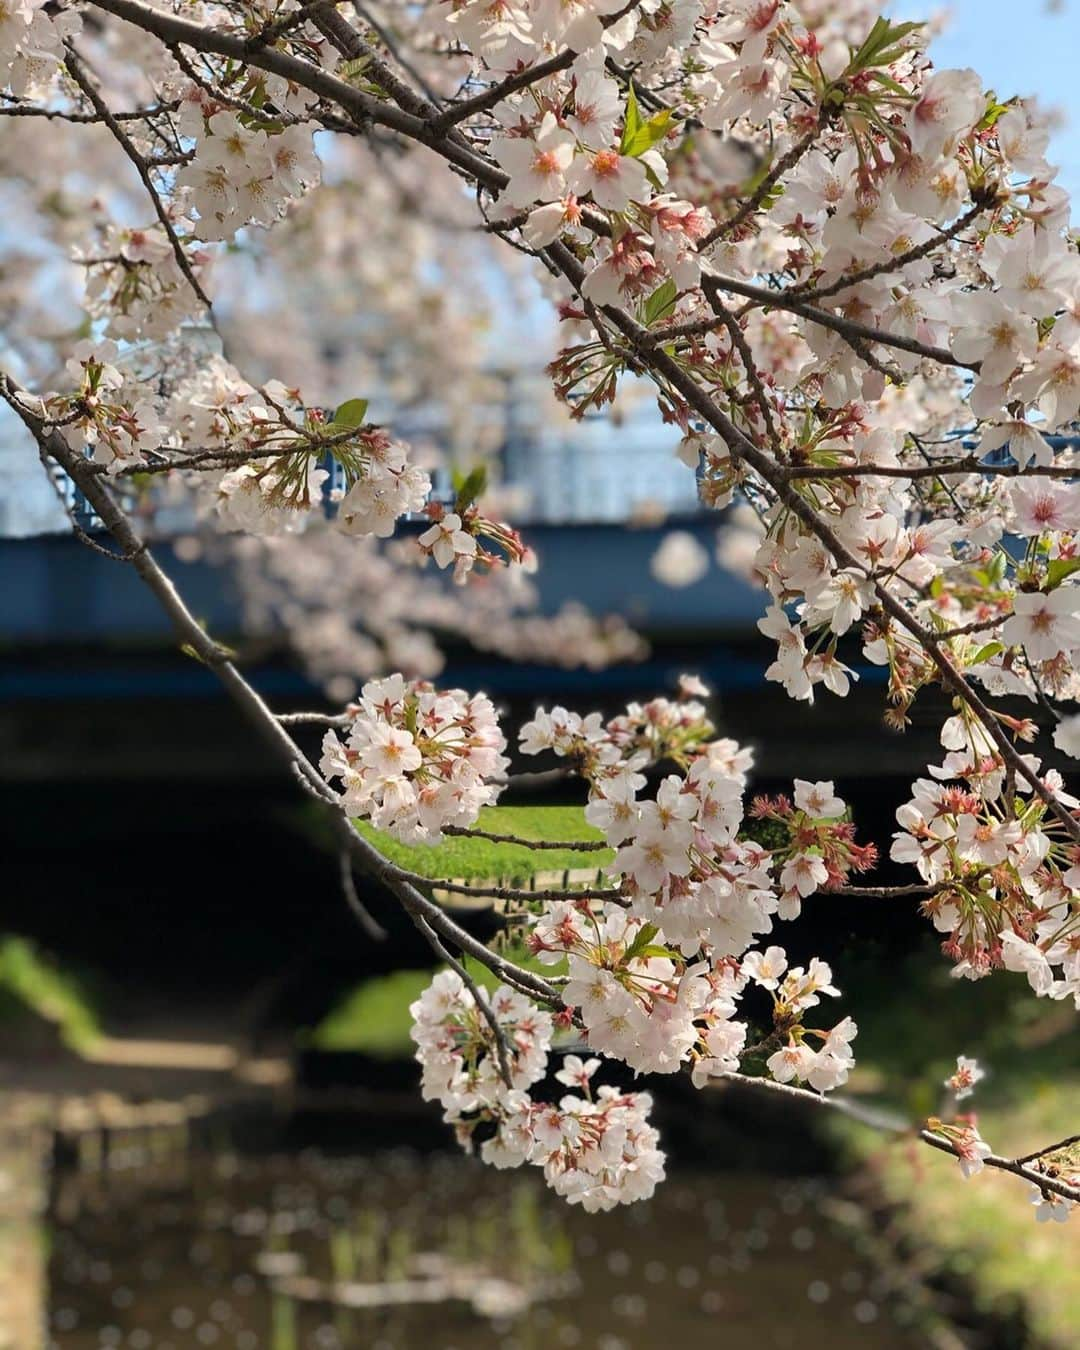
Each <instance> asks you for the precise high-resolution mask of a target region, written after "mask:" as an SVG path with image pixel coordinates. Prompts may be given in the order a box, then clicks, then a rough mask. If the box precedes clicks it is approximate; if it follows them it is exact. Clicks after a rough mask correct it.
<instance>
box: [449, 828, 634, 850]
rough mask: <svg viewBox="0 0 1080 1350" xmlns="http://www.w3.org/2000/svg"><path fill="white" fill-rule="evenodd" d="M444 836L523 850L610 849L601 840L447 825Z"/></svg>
mask: <svg viewBox="0 0 1080 1350" xmlns="http://www.w3.org/2000/svg"><path fill="white" fill-rule="evenodd" d="M443 834H456V835H460V836H463V837H464V838H466V839H490V840H491V842H492V843H493V844H520V845H521V847H522V848H558V849H570V850H573V852H575V853H603V852H604V851H605V850H606V849H608V848H610V845H609V844H605V843H604V842H603V841H602V840H599V839H560V840H555V839H522V838H521V837H520V836H519V835H516V834H492V833H491V832H490V831H489V830H471V829H466V828H465V827H464V826H461V825H447V826H446V827H445V829H444V830H443Z"/></svg>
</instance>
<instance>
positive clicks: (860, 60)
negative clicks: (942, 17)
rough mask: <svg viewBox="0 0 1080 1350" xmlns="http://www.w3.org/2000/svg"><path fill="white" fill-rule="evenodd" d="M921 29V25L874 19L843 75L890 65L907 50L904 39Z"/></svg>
mask: <svg viewBox="0 0 1080 1350" xmlns="http://www.w3.org/2000/svg"><path fill="white" fill-rule="evenodd" d="M922 27H923V25H922V24H921V23H893V22H892V21H891V20H889V19H882V18H878V19H875V20H874V26H873V28H871V29H870V32H869V34H868V35H867V38H866V41H865V42H864V43H863V45H862V46H861V47H860V48H859V50H858V51H857V52H853V53H852V55H851V60H850V62H849V63H848V68H847V70H846V71H845V72H844V73H845V74H846V75H855V74H858V72H859V71H862V70H867V69H869V68H870V67H871V66H888V65H891V64H892V62H893V61H895V60H897V59H898V58H899V57H900V56H902V55H903V54H904V52H905V51H907V50H908V49H907V47H906V46H904V45H903V42H904V38H906V37H907V36H908V35H909V34H910V33H914V32H915V30H916V29H918V28H922Z"/></svg>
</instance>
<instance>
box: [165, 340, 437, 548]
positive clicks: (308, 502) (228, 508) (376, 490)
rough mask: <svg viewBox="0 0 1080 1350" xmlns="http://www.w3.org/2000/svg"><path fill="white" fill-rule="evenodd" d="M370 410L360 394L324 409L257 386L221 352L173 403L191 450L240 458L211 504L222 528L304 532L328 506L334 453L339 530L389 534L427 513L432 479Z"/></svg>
mask: <svg viewBox="0 0 1080 1350" xmlns="http://www.w3.org/2000/svg"><path fill="white" fill-rule="evenodd" d="M365 411H366V404H365V403H364V401H363V400H354V401H352V402H349V403H345V404H343V405H342V406H341V407H340V408H339V409H338V410H337V412H336V413H334V414H327V413H324V412H323V411H322V410H320V409H318V408H311V407H307V406H305V404H304V402H303V399H302V397H301V395H300V392H299V390H296V389H286V388H285V386H284V385H282V384H281V383H280V382H279V381H271V382H270V383H268V384H267V385H265V386H263V387H262V388H261V389H255V388H253V387H252V386H251V385H249V384H248V383H247V382H246V381H244V380H243V379H241V378H240V377H239V376H238V375H237V373H236V371H235V370H234V369H233V368H232V367H231V366H230V365H229V364H228V363H227V362H225V361H223V360H221V359H220V358H219V357H214V358H212V359H211V360H210V361H208V362H207V363H206V364H205V365H204V366H203V367H202V369H200V370H199V371H198V372H197V373H196V374H195V375H194V376H193V377H192V378H191V379H190V380H187V381H185V382H184V383H183V384H182V385H181V386H180V388H179V389H178V390H177V392H176V394H175V396H174V397H173V400H172V404H171V413H172V420H173V424H174V425H175V426H177V427H179V429H180V432H181V436H182V444H183V446H184V447H185V448H190V449H191V450H192V451H196V449H197V448H198V452H199V453H205V452H206V451H207V450H210V451H217V452H219V456H220V461H221V462H223V463H228V462H230V460H237V459H239V460H240V461H241V462H240V463H238V464H237V466H236V467H235V468H231V469H228V470H226V471H225V472H224V473H223V474H221V476H220V477H219V479H218V481H217V483H216V485H215V486H214V489H213V493H212V497H211V500H210V503H209V504H210V506H211V509H212V510H213V511H214V513H215V515H216V517H217V519H218V521H219V522H220V524H221V526H222V527H223V528H225V529H230V530H243V531H245V532H246V533H249V534H277V533H279V532H281V531H292V530H302V529H303V528H304V527H305V526H306V525H307V523H308V520H309V518H310V515H311V512H312V510H313V508H315V509H318V510H320V511H321V510H322V508H323V504H324V503H323V492H322V488H323V484H324V483H325V481H326V479H327V476H328V473H327V470H326V469H325V468H324V464H325V463H326V462H327V461H329V460H331V459H332V460H333V461H334V462H335V463H336V464H337V465H338V466H339V467H340V468H341V470H342V472H343V476H344V481H345V487H344V491H343V492H341V491H339V492H338V493H337V498H338V500H337V517H336V523H337V525H338V528H339V529H341V530H343V531H344V532H345V533H346V534H352V535H368V534H373V535H376V536H378V537H379V538H383V539H385V538H388V537H389V536H390V535H391V534H392V533H393V532H394V526H395V524H396V522H397V521H398V520H399V519H400V518H401V517H402V516H403V515H407V514H409V513H411V512H416V511H419V510H421V508H422V507H423V506H424V503H425V502H426V500H427V497H428V494H429V493H430V491H431V479H430V478H429V476H428V475H427V473H426V472H425V471H424V470H423V469H420V468H418V467H417V466H416V465H415V464H413V463H412V462H411V461H410V459H409V451H408V447H407V446H406V445H404V444H403V443H402V442H400V441H395V440H393V439H392V438H391V437H390V436H389V435H388V434H387V432H386V431H385V430H383V428H381V427H376V426H371V425H370V424H367V423H365V422H364V420H363V419H364V413H365Z"/></svg>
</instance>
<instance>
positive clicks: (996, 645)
mask: <svg viewBox="0 0 1080 1350" xmlns="http://www.w3.org/2000/svg"><path fill="white" fill-rule="evenodd" d="M1004 650H1005V644H1004V643H1003V642H988V643H987V644H986V646H985V647H980V648H979V650H978V651H977V652H976V653H975V655H974V657H973V658H972V661H971V664H972V665H973V666H980V665H982V663H983V662H984V661H989V660H990V658H991V657H992V656H998V655H999V654H1000V653H1001V652H1003V651H1004Z"/></svg>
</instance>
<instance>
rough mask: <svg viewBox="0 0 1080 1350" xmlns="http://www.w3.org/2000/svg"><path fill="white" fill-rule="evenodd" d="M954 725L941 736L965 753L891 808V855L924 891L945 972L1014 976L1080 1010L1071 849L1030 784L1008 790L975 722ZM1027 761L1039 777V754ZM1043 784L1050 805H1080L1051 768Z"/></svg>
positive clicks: (951, 756)
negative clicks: (896, 828) (947, 965)
mask: <svg viewBox="0 0 1080 1350" xmlns="http://www.w3.org/2000/svg"><path fill="white" fill-rule="evenodd" d="M953 724H954V725H950V724H946V739H947V740H949V741H952V742H954V743H957V744H959V745H961V747H962V748H958V749H955V750H951V751H950V752H949V753H948V754H947V755H946V756H945V760H944V763H942V764H941V765H933V766H931V768H930V773H931V775H932V776H931V777H929V778H921V779H919V780H918V781H917V782H916V783H915V789H914V795H913V796H912V798H911V800H910V801H908V802H905V803H904V805H903V806H901V807H900V808H899V809H898V810H897V813H896V818H897V822H898V823H899V825H900V827H901V829H900V832H899V833H897V834H896V835H895V836H894V840H893V846H892V857H893V859H894V860H895V861H896V862H902V863H911V864H913V865H914V866H915V867H916V868H917V869H918V872H919V875H920V876H921V877H922V878H923V880H924V881H926V882H927V883H929V886H930V888H931V894H930V895H929V897H928V898H927V899H926V900H925V901H924V902H923V909H924V911H925V912H926V913H927V914H928V915H929V916H930V918H931V919H932V920H933V923H934V927H935V928H937V929H938V930H939V931H940V932H942V933H945V934H947V937H946V939H945V942H944V951H945V953H946V955H947V956H949V957H950V958H951V959H952V960H953V961H955V962H956V963H957V964H956V966H955V967H954V972H953V973H954V974H956V975H958V976H961V977H964V978H967V979H979V978H981V977H982V976H985V975H987V974H989V973H990V972H991V971H992V970H994V969H1005V970H1012V971H1020V972H1022V973H1023V974H1025V975H1026V976H1027V978H1028V981H1029V983H1030V985H1031V987H1032V989H1033V990H1034V991H1035V993H1036V994H1039V995H1043V996H1047V997H1049V998H1055V999H1064V998H1069V997H1071V998H1073V999H1074V1000H1075V1002H1076V1004H1077V1007H1078V1008H1080V903H1078V893H1080V854H1078V850H1077V846H1076V845H1075V844H1073V843H1072V842H1071V841H1070V840H1069V839H1068V838H1066V837H1063V831H1062V828H1061V825H1060V822H1059V821H1058V820H1057V819H1056V818H1055V817H1054V816H1053V815H1051V814H1050V813H1049V811H1048V809H1047V806H1046V803H1045V802H1044V801H1043V800H1042V799H1041V798H1040V797H1038V796H1036V795H1035V794H1034V793H1033V792H1032V791H1031V790H1030V788H1028V786H1027V784H1025V783H1024V782H1023V781H1022V780H1021V781H1015V782H1010V779H1009V774H1008V772H1007V770H1006V767H1005V765H1004V764H1003V763H1002V762H1001V759H1000V757H999V756H996V755H994V754H993V753H991V752H990V750H989V748H988V747H986V746H985V744H984V743H983V737H982V735H981V734H980V733H979V732H978V731H977V730H976V728H975V726H973V725H972V724H971V723H970V722H969V721H968V720H967V719H965V718H963V717H961V716H957V717H956V718H955V719H953ZM956 724H958V725H956ZM964 728H967V729H968V734H967V737H966V738H965V735H964ZM1024 758H1025V761H1026V762H1027V763H1028V764H1029V765H1030V767H1031V768H1032V770H1033V771H1034V772H1039V770H1040V762H1039V760H1038V758H1037V757H1036V756H1033V755H1030V756H1025V757H1024ZM1041 781H1042V782H1043V784H1044V785H1045V787H1046V788H1047V789H1048V790H1049V792H1051V793H1053V795H1054V797H1055V798H1056V799H1057V800H1058V801H1060V802H1064V803H1065V804H1066V805H1068V806H1070V807H1074V808H1075V807H1077V806H1080V802H1078V800H1077V799H1076V798H1075V797H1073V796H1072V795H1071V794H1069V793H1068V792H1066V791H1065V788H1064V784H1063V781H1062V779H1061V776H1060V774H1058V773H1057V771H1056V770H1053V769H1051V770H1047V771H1045V772H1043V773H1041ZM1055 966H1058V967H1060V971H1059V972H1058V973H1057V974H1055V971H1054V967H1055Z"/></svg>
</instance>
